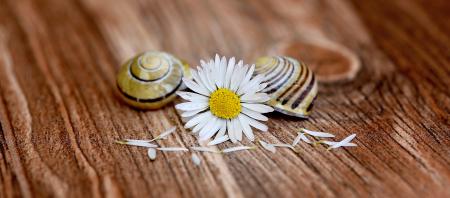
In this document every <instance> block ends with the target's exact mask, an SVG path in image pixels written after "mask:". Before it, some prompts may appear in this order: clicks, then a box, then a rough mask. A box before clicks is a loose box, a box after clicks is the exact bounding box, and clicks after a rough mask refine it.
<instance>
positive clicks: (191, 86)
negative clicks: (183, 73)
mask: <svg viewBox="0 0 450 198" xmlns="http://www.w3.org/2000/svg"><path fill="white" fill-rule="evenodd" d="M183 83H184V84H185V85H186V86H187V87H188V88H189V89H191V90H192V91H195V92H197V93H199V94H202V95H205V96H209V91H208V90H207V89H206V88H205V87H203V86H200V85H199V84H197V83H195V82H194V81H192V80H191V79H187V78H183Z"/></svg>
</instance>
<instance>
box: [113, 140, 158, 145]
mask: <svg viewBox="0 0 450 198" xmlns="http://www.w3.org/2000/svg"><path fill="white" fill-rule="evenodd" d="M124 141H126V142H139V143H145V142H147V143H148V142H151V141H153V140H136V139H125V140H124ZM119 144H120V143H119Z"/></svg>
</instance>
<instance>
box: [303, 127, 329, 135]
mask: <svg viewBox="0 0 450 198" xmlns="http://www.w3.org/2000/svg"><path fill="white" fill-rule="evenodd" d="M301 130H302V131H303V132H305V133H306V134H308V135H311V136H314V137H334V135H333V134H331V133H326V132H320V131H312V130H308V129H305V128H302V129H301Z"/></svg>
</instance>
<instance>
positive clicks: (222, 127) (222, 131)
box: [216, 119, 227, 139]
mask: <svg viewBox="0 0 450 198" xmlns="http://www.w3.org/2000/svg"><path fill="white" fill-rule="evenodd" d="M219 121H220V129H219V132H217V134H216V139H217V138H218V137H222V136H224V135H225V132H226V130H227V121H226V120H224V119H219Z"/></svg>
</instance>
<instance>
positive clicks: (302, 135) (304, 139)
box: [300, 133, 312, 144]
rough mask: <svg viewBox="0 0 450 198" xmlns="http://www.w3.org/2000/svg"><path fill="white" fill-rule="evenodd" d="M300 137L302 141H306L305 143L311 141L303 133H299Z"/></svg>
mask: <svg viewBox="0 0 450 198" xmlns="http://www.w3.org/2000/svg"><path fill="white" fill-rule="evenodd" d="M300 139H302V141H303V142H306V143H308V144H311V143H312V141H311V140H309V139H308V138H307V137H306V136H305V134H304V133H300Z"/></svg>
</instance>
